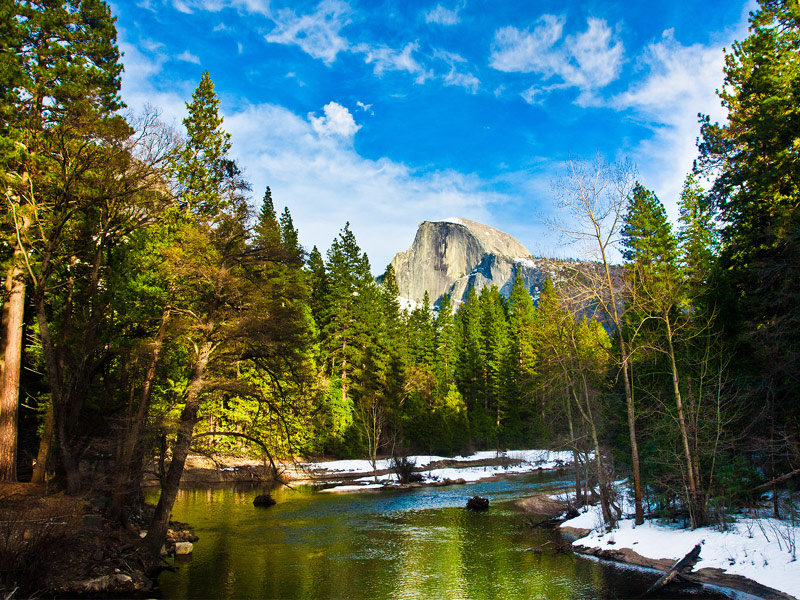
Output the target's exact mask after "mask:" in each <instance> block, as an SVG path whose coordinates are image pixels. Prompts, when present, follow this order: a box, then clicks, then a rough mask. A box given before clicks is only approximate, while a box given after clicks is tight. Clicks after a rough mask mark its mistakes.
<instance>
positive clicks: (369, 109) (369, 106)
mask: <svg viewBox="0 0 800 600" xmlns="http://www.w3.org/2000/svg"><path fill="white" fill-rule="evenodd" d="M356 106H357V107H358V108H360V109H361V110H363V111H364V112H365V113H369V114H371V115H374V114H375V111H374V110H372V104H364V103H363V102H362V101H361V100H359V101H358V102H356Z"/></svg>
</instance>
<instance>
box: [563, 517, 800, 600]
mask: <svg viewBox="0 0 800 600" xmlns="http://www.w3.org/2000/svg"><path fill="white" fill-rule="evenodd" d="M601 524H602V517H601V516H600V507H599V506H594V507H588V509H586V512H584V513H582V514H581V515H579V516H578V517H576V518H574V519H570V520H568V521H565V522H564V523H562V525H561V526H562V527H572V528H576V529H592V530H593V531H592V532H591V533H590V534H589V535H587V536H586V537H583V538H580V539H577V540H575V541H574V542H573V545H575V546H584V547H588V548H599V549H601V550H621V549H623V548H630V549H631V550H633V551H634V552H636V553H637V554H639V555H641V556H644V557H646V558H652V559H670V560H678V559H680V558H683V556H685V555H686V554H687V553H688V552H689V551H690V550H691V549H692V548H693V547H694V546H695V544H699V543H701V542H703V546H702V549H701V551H700V561H699V562H698V563H697V565H696V566H695V570H698V569H703V568H716V569H721V570H723V571H726V572H727V573H730V574H735V575H742V576H743V577H747V578H748V579H751V580H753V581H757V582H758V583H760V584H762V585H765V586H768V587H771V588H773V589H776V590H780V591H782V592H784V593H787V594H791V595H792V596H796V597H800V561H798V560H796V555H797V546H796V544H797V542H798V541H800V526H792V525H791V524H790V523H789V522H788V521H779V520H776V519H768V518H760V519H752V518H747V517H739V518H737V522H735V523H732V524H731V525H730V527H729V530H728V531H718V530H716V529H712V528H708V527H705V528H701V529H696V530H694V531H691V530H690V529H680V528H678V527H674V526H671V525H664V524H660V523H656V522H653V521H648V522H645V523H644V524H643V525H639V526H638V527H636V526H634V523H633V520H632V519H626V520H623V521H620V522H619V524H618V525H619V527H618V528H617V529H614V530H612V531H611V532H605V528H604V527H602V526H601Z"/></svg>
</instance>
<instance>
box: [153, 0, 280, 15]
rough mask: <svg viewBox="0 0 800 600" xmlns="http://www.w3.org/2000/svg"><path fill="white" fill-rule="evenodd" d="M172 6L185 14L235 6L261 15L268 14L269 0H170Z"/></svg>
mask: <svg viewBox="0 0 800 600" xmlns="http://www.w3.org/2000/svg"><path fill="white" fill-rule="evenodd" d="M148 4H149V0H148ZM172 6H174V7H175V9H176V10H178V11H180V12H182V13H186V14H191V13H193V12H194V11H196V10H201V11H205V12H219V11H221V10H223V9H225V8H236V9H239V10H240V11H243V12H247V13H254V14H261V15H268V14H269V0H172Z"/></svg>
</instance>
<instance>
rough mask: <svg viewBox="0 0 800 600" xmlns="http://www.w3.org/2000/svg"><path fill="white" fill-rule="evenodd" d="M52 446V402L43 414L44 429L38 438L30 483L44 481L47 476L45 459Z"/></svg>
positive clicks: (46, 459) (48, 456) (48, 455)
mask: <svg viewBox="0 0 800 600" xmlns="http://www.w3.org/2000/svg"><path fill="white" fill-rule="evenodd" d="M52 446H53V403H52V402H50V403H49V404H48V405H47V411H45V415H44V431H42V437H41V439H40V440H39V452H38V453H37V455H36V464H35V465H34V466H33V476H32V477H31V483H44V482H45V479H46V478H47V461H48V459H49V458H50V449H51V448H52Z"/></svg>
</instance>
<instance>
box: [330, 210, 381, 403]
mask: <svg viewBox="0 0 800 600" xmlns="http://www.w3.org/2000/svg"><path fill="white" fill-rule="evenodd" d="M325 274H326V279H327V294H326V297H325V300H324V313H323V314H322V315H321V327H320V329H321V336H322V340H321V341H322V347H323V350H324V351H325V353H326V362H327V365H326V368H327V370H328V372H329V373H330V374H331V375H334V376H337V377H338V378H339V385H340V389H341V395H342V401H343V402H346V400H347V392H348V389H349V387H350V373H351V370H352V368H353V365H354V364H358V363H359V360H360V359H361V357H362V352H363V350H364V348H363V347H359V346H358V345H356V341H357V337H358V336H360V335H362V333H363V329H364V322H363V321H360V320H359V318H360V316H362V315H359V313H358V306H359V296H361V295H362V294H363V293H364V291H365V289H366V288H367V286H371V285H373V280H372V275H371V274H370V268H369V260H368V259H367V258H366V256H365V255H363V254H362V253H361V249H360V248H359V247H358V244H357V243H356V238H355V236H354V235H353V232H352V231H351V230H350V223H346V224H345V226H344V228H343V229H342V231H341V232H340V233H339V236H338V237H337V238H336V239H334V240H333V243H332V244H331V247H330V249H329V250H328V260H327V262H326V265H325Z"/></svg>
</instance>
